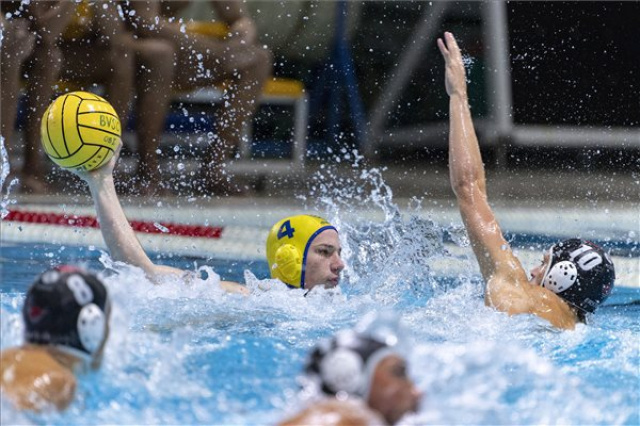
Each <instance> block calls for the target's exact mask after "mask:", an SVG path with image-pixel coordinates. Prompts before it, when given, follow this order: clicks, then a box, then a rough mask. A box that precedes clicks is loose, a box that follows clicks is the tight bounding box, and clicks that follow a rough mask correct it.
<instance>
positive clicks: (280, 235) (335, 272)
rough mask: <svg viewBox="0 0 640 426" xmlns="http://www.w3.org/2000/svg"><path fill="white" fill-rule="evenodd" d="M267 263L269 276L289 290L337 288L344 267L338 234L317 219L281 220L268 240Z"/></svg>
mask: <svg viewBox="0 0 640 426" xmlns="http://www.w3.org/2000/svg"><path fill="white" fill-rule="evenodd" d="M267 262H268V264H269V270H270V271H271V277H272V278H277V279H279V280H281V281H282V282H284V283H285V284H287V285H288V286H289V287H294V288H307V289H311V288H312V287H313V286H315V285H317V284H325V285H328V286H336V285H337V284H338V281H339V277H340V271H342V269H343V268H344V263H343V262H342V260H341V259H340V240H339V238H338V231H337V230H336V228H335V227H334V226H333V225H331V224H330V223H329V222H327V221H326V220H325V219H323V218H321V217H318V216H311V215H306V214H305V215H297V216H290V217H287V218H284V219H282V220H281V221H279V222H278V223H276V224H275V225H273V227H272V228H271V231H270V232H269V236H268V237H267Z"/></svg>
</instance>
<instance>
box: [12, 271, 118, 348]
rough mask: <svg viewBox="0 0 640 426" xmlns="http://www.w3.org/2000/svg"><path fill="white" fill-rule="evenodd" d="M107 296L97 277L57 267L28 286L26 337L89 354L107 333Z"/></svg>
mask: <svg viewBox="0 0 640 426" xmlns="http://www.w3.org/2000/svg"><path fill="white" fill-rule="evenodd" d="M109 309H110V306H109V295H108V293H107V289H106V288H105V286H104V284H103V283H102V282H101V281H100V279H99V278H98V277H97V276H96V275H94V274H92V273H90V272H87V271H85V270H82V269H79V268H76V267H74V266H66V265H65V266H59V267H56V268H54V269H50V270H48V271H46V272H44V273H43V274H41V275H40V276H39V277H38V278H37V279H36V281H35V282H34V283H33V284H32V285H31V287H30V288H29V290H28V292H27V297H26V300H25V303H24V307H23V310H22V315H23V319H24V323H25V340H26V341H27V342H29V343H35V344H48V345H55V346H57V347H60V348H61V349H67V350H70V351H71V352H72V353H74V354H76V355H80V356H92V355H94V354H95V352H96V351H97V350H98V348H100V347H101V346H102V344H103V342H104V340H105V338H106V336H107V321H108V316H109Z"/></svg>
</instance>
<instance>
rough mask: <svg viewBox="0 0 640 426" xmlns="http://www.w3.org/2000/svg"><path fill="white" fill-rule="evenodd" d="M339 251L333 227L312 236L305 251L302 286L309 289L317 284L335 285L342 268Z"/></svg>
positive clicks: (337, 239)
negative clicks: (305, 258) (305, 259)
mask: <svg viewBox="0 0 640 426" xmlns="http://www.w3.org/2000/svg"><path fill="white" fill-rule="evenodd" d="M341 252H342V247H341V246H340V238H338V233H337V232H336V231H335V230H334V229H327V230H325V231H322V232H321V233H320V234H319V235H318V236H317V237H316V238H314V240H313V241H312V243H311V246H310V247H309V251H308V252H307V261H306V265H305V280H304V287H305V288H306V289H309V290H311V289H312V288H313V287H315V286H316V285H318V284H322V285H324V286H325V287H327V288H331V287H335V286H337V285H338V284H339V282H340V272H341V271H342V270H343V269H344V262H343V261H342V259H341V258H340V254H341Z"/></svg>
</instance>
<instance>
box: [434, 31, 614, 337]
mask: <svg viewBox="0 0 640 426" xmlns="http://www.w3.org/2000/svg"><path fill="white" fill-rule="evenodd" d="M438 47H439V49H440V52H441V53H442V56H443V57H444V60H445V66H446V77H445V78H446V90H447V93H448V94H449V100H450V103H449V120H450V130H449V173H450V176H451V186H452V188H453V191H454V192H455V194H456V197H457V199H458V205H459V208H460V214H461V215H462V220H463V222H464V224H465V227H466V229H467V232H468V234H469V239H470V240H471V245H472V247H473V251H474V253H475V255H476V259H477V260H478V263H479V265H480V272H481V273H482V276H483V278H484V279H485V281H486V289H485V302H486V304H487V305H488V306H492V307H494V308H495V309H498V310H500V311H504V312H507V313H509V314H511V315H514V314H534V315H537V316H539V317H541V318H544V319H546V320H548V321H549V322H550V323H551V324H553V325H554V326H556V327H560V328H565V329H573V328H574V327H575V325H576V323H578V322H580V321H584V319H585V316H586V314H588V313H592V312H594V311H595V309H596V308H597V307H598V305H600V304H601V303H602V302H603V301H604V300H605V299H606V298H607V297H608V296H609V294H610V293H611V289H612V288H613V284H614V280H615V271H614V267H613V263H612V262H611V259H610V258H609V256H608V254H607V253H605V252H604V251H603V250H602V249H601V248H600V247H598V246H597V245H595V244H593V243H591V242H588V241H583V240H580V239H571V240H567V241H563V242H560V243H558V244H556V245H554V246H553V247H552V248H551V250H550V251H549V254H548V255H545V256H544V259H543V262H542V265H541V266H540V267H538V268H535V269H534V270H533V271H532V272H531V275H532V278H531V280H529V278H528V276H527V273H526V272H525V270H524V268H523V267H522V264H521V263H520V261H519V260H518V258H516V256H515V255H514V254H513V252H512V250H511V248H510V247H509V244H508V243H507V242H506V240H505V239H504V236H503V235H502V231H501V230H500V226H499V225H498V222H497V221H496V218H495V215H494V213H493V211H492V210H491V207H490V206H489V203H488V201H487V192H486V186H485V175H484V166H483V164H482V158H481V156H480V149H479V147H478V139H477V137H476V134H475V130H474V128H473V121H472V119H471V112H470V110H469V101H468V98H467V82H466V76H465V69H464V65H463V62H462V55H461V53H460V49H459V47H458V45H457V43H456V40H455V39H454V37H453V35H452V34H451V33H445V35H444V40H442V39H438Z"/></svg>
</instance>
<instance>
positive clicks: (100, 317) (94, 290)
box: [0, 266, 111, 411]
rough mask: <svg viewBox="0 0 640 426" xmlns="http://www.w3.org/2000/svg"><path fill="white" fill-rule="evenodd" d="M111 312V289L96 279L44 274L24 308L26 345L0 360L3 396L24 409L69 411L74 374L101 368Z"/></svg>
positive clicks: (69, 272) (75, 272)
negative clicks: (109, 290)
mask: <svg viewBox="0 0 640 426" xmlns="http://www.w3.org/2000/svg"><path fill="white" fill-rule="evenodd" d="M110 311H111V309H110V302H109V295H108V293H107V289H106V288H105V286H104V284H103V283H102V282H101V281H100V279H99V278H98V277H97V276H95V275H94V274H92V273H89V272H87V271H84V270H82V269H79V268H76V267H73V266H60V267H57V268H54V269H51V270H48V271H46V272H44V273H43V274H42V275H40V276H39V277H38V278H37V279H36V281H35V282H34V283H33V284H32V285H31V287H30V288H29V290H28V291H27V296H26V299H25V301H24V306H23V309H22V314H23V315H22V316H23V319H24V336H25V344H24V345H22V346H20V347H16V348H9V349H6V350H4V351H2V354H1V355H0V357H1V361H2V362H1V363H0V387H1V389H2V394H3V395H5V396H6V397H7V399H8V400H9V401H11V402H12V403H13V404H14V405H15V406H16V407H18V408H20V409H28V410H34V411H41V410H46V409H47V408H49V407H54V408H57V409H58V410H63V409H64V408H66V407H67V406H68V405H69V404H70V403H71V401H72V400H73V397H74V393H75V388H76V377H75V374H74V373H76V372H78V371H82V370H85V369H87V368H94V369H96V368H98V367H99V366H100V363H101V361H102V354H103V351H104V346H105V343H106V341H107V338H108V336H109V316H110Z"/></svg>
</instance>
